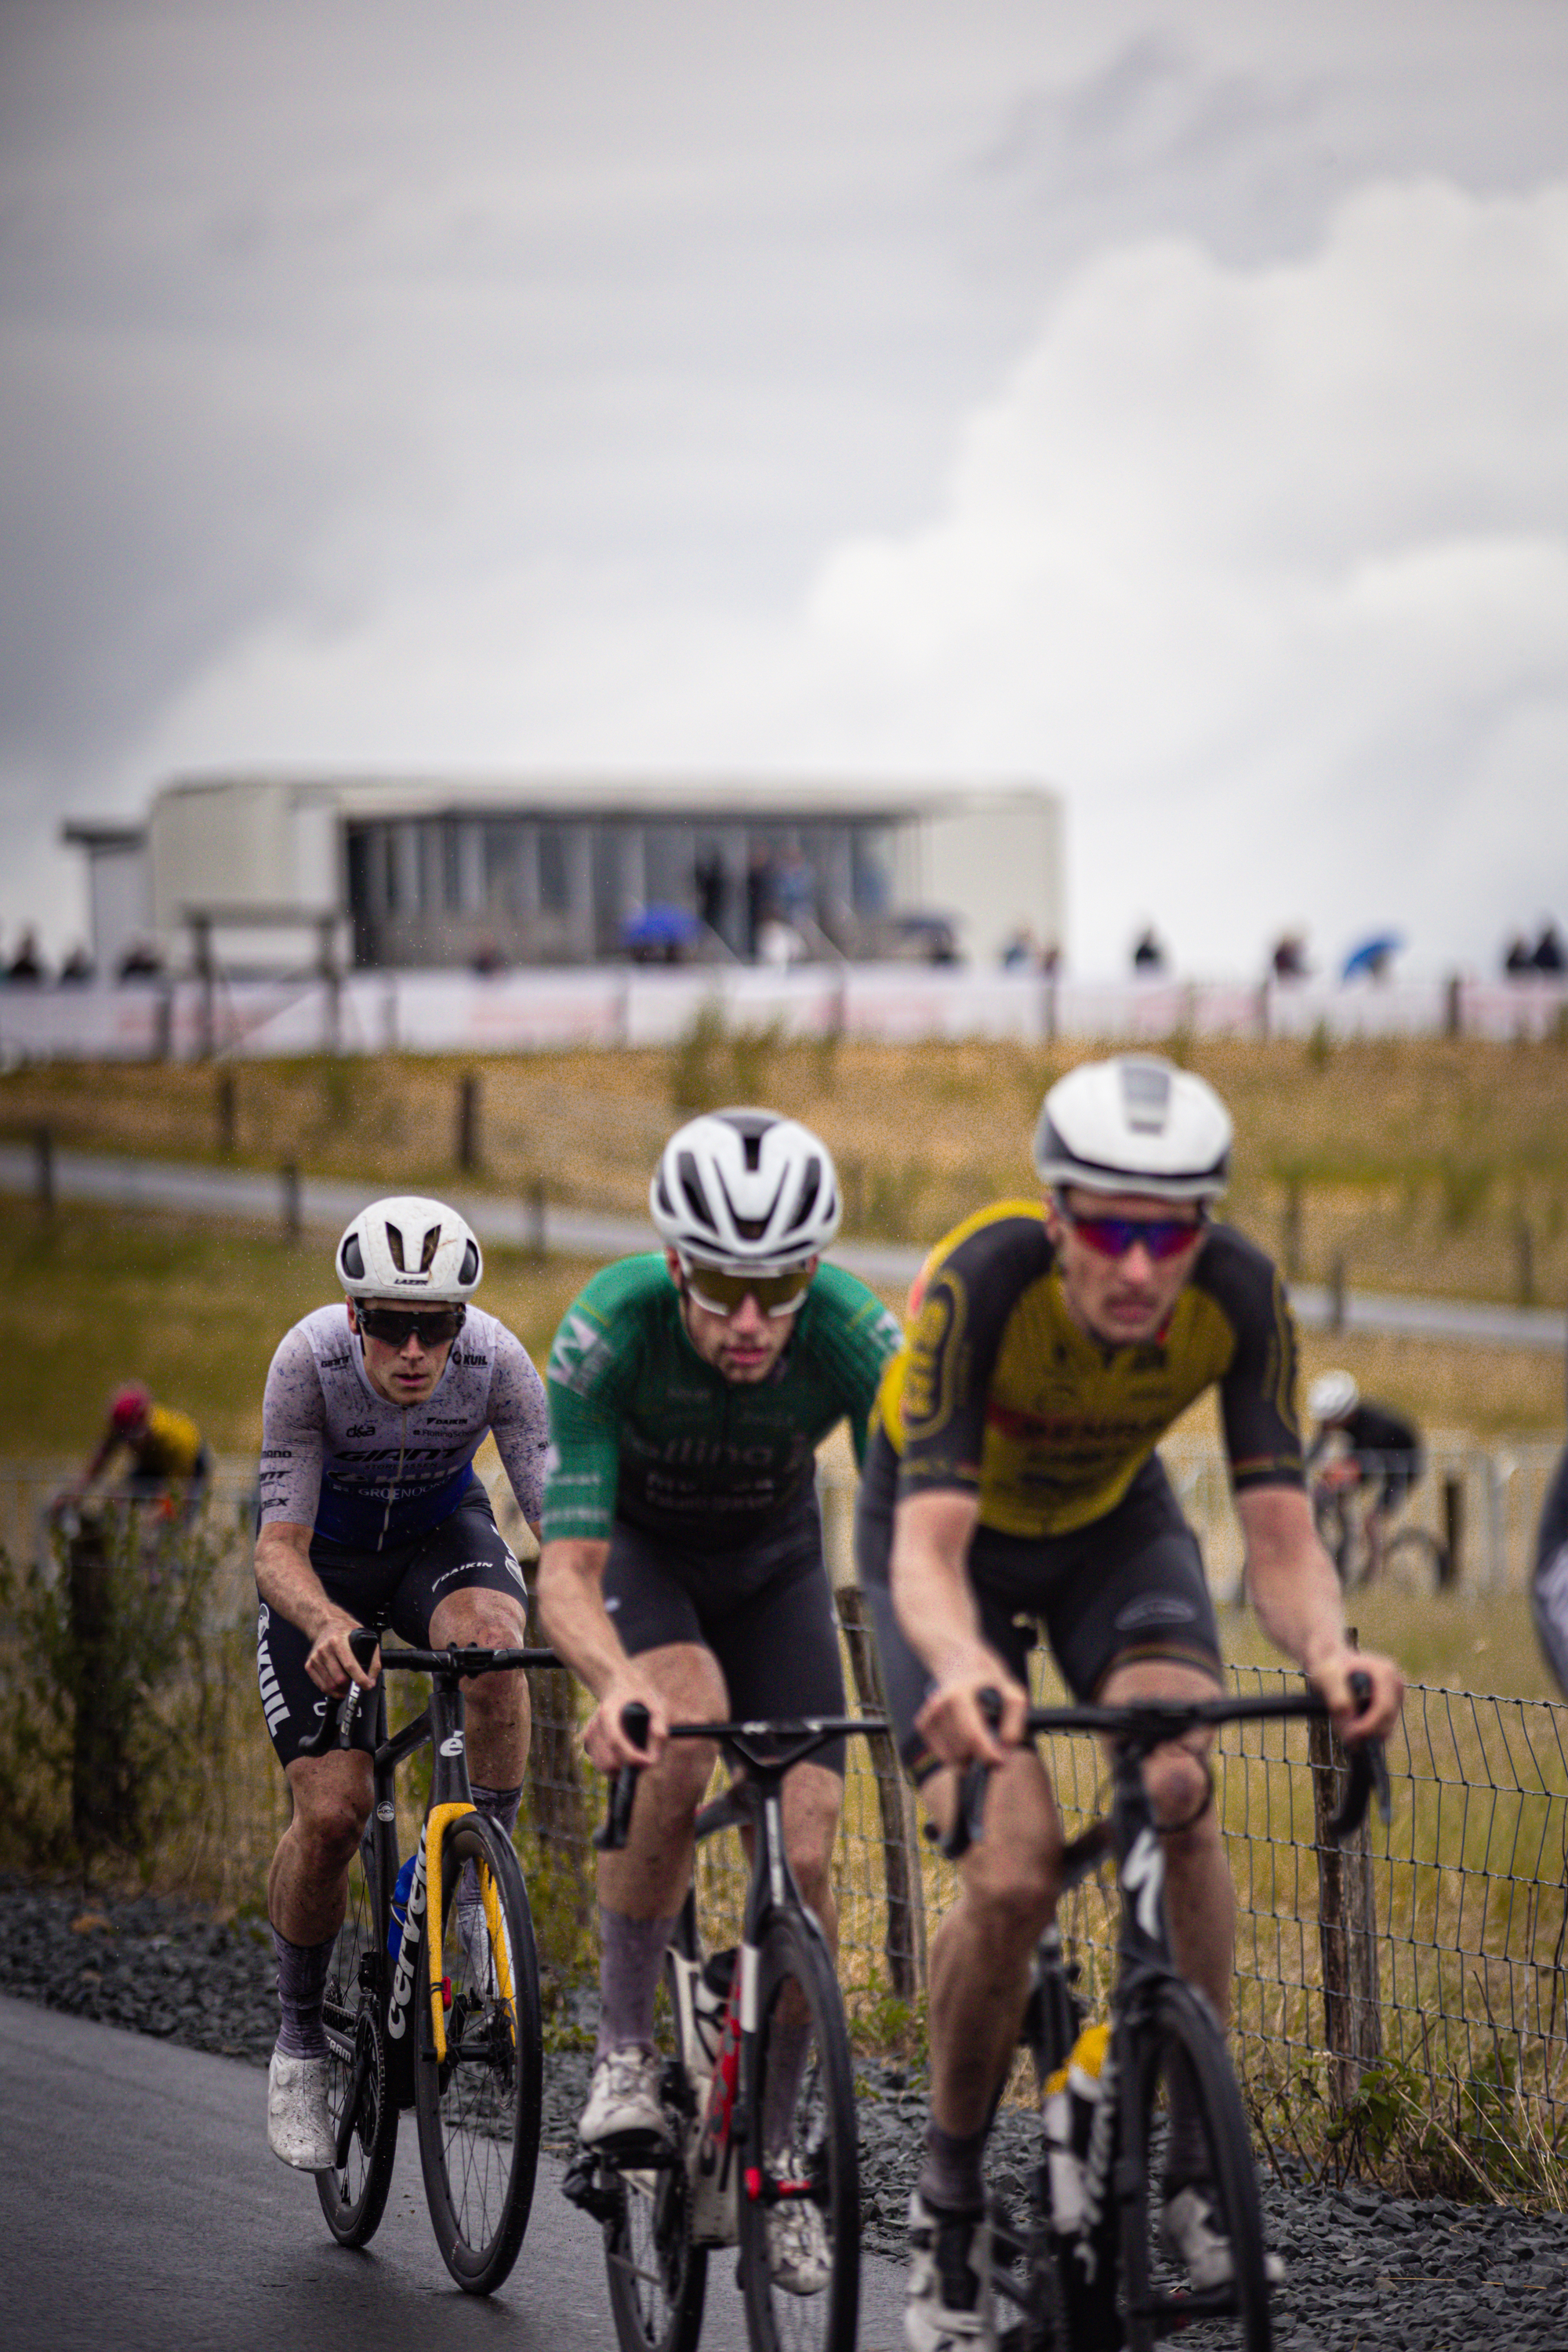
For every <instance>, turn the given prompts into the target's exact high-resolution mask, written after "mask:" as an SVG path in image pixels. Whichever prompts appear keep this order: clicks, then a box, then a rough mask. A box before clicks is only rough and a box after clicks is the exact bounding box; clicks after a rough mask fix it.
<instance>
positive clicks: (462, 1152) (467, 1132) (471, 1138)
mask: <svg viewBox="0 0 1568 2352" xmlns="http://www.w3.org/2000/svg"><path fill="white" fill-rule="evenodd" d="M478 1166H479V1074H478V1072H477V1071H474V1070H465V1071H464V1072H463V1075H462V1076H461V1077H460V1078H459V1079H458V1167H459V1168H477V1167H478Z"/></svg>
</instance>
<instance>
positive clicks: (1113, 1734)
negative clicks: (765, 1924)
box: [925, 1674, 1394, 1862]
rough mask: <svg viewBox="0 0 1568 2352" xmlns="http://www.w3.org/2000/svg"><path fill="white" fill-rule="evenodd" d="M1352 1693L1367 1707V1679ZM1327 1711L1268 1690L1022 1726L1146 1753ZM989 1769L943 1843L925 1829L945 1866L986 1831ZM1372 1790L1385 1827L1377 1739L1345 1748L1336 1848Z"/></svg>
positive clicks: (1388, 1807)
mask: <svg viewBox="0 0 1568 2352" xmlns="http://www.w3.org/2000/svg"><path fill="white" fill-rule="evenodd" d="M1351 1690H1352V1695H1353V1696H1354V1697H1355V1698H1356V1699H1357V1701H1358V1702H1359V1703H1360V1704H1361V1705H1362V1706H1365V1704H1366V1702H1367V1700H1368V1699H1369V1698H1370V1697H1371V1696H1372V1681H1371V1677H1370V1676H1369V1675H1363V1674H1354V1675H1352V1676H1351ZM980 1706H981V1711H982V1713H983V1714H984V1716H985V1718H986V1720H987V1721H988V1722H989V1723H990V1725H991V1726H992V1728H993V1729H994V1728H995V1727H996V1725H997V1724H998V1723H1000V1721H1001V1719H1002V1698H1001V1694H1000V1692H998V1691H994V1690H984V1691H982V1692H981V1693H980ZM1328 1711H1329V1710H1328V1707H1327V1706H1326V1705H1325V1704H1324V1702H1323V1700H1322V1699H1321V1698H1320V1697H1319V1696H1318V1695H1317V1693H1316V1692H1315V1691H1300V1692H1298V1691H1279V1692H1265V1693H1262V1694H1260V1695H1259V1696H1258V1697H1257V1698H1211V1699H1133V1700H1130V1701H1129V1702H1127V1704H1125V1705H1124V1706H1035V1707H1031V1708H1030V1709H1029V1712H1028V1714H1027V1716H1026V1718H1025V1728H1026V1732H1027V1733H1028V1734H1029V1736H1030V1737H1031V1738H1033V1737H1034V1736H1035V1735H1036V1734H1037V1733H1039V1732H1042V1731H1075V1732H1093V1731H1099V1732H1104V1733H1105V1734H1106V1735H1107V1736H1108V1737H1109V1738H1111V1739H1113V1740H1118V1741H1120V1742H1121V1744H1123V1745H1128V1746H1131V1747H1133V1748H1137V1749H1138V1750H1139V1751H1140V1752H1141V1753H1142V1754H1143V1755H1148V1754H1149V1753H1150V1752H1151V1750H1152V1749H1153V1748H1158V1747H1160V1746H1162V1745H1163V1743H1164V1742H1165V1741H1166V1740H1168V1739H1174V1738H1178V1737H1179V1736H1180V1735H1181V1733H1182V1732H1184V1731H1190V1730H1191V1729H1192V1728H1193V1727H1194V1725H1195V1724H1200V1723H1210V1724H1220V1723H1262V1722H1270V1721H1279V1720H1280V1719H1281V1718H1284V1719H1287V1720H1289V1719H1294V1720H1298V1721H1299V1720H1300V1719H1301V1718H1303V1717H1322V1716H1326V1715H1327V1713H1328ZM991 1771H992V1767H991V1766H990V1765H989V1764H986V1763H984V1761H980V1760H976V1761H975V1762H974V1763H972V1764H968V1765H966V1766H965V1767H964V1770H963V1779H962V1780H961V1781H960V1783H959V1792H958V1807H957V1811H955V1813H954V1815H953V1822H952V1828H951V1829H950V1830H949V1831H948V1832H947V1834H946V1836H945V1837H943V1836H942V1832H940V1831H939V1830H938V1828H937V1826H936V1824H935V1822H927V1823H926V1825H925V1834H926V1837H927V1838H928V1840H929V1841H930V1842H931V1843H932V1844H933V1845H935V1844H940V1845H941V1848H942V1853H943V1854H944V1855H945V1856H946V1857H947V1859H948V1861H949V1862H957V1861H958V1860H959V1859H960V1858H961V1856H962V1855H963V1854H964V1853H967V1852H968V1850H969V1848H970V1847H971V1846H972V1845H973V1843H975V1841H976V1840H977V1839H978V1838H979V1837H980V1836H981V1835H982V1833H983V1817H984V1810H985V1794H986V1790H987V1788H988V1787H989V1785H990V1778H991ZM1373 1790H1375V1791H1376V1794H1377V1811H1378V1819H1379V1820H1380V1821H1381V1822H1382V1823H1383V1825H1384V1829H1386V1828H1387V1827H1388V1826H1389V1824H1390V1822H1392V1820H1393V1818H1394V1800H1393V1791H1392V1790H1391V1788H1390V1785H1389V1779H1388V1759H1387V1758H1386V1756H1385V1754H1384V1745H1383V1742H1382V1740H1381V1739H1362V1740H1357V1741H1356V1743H1355V1745H1354V1746H1353V1747H1352V1748H1351V1749H1350V1779H1349V1781H1348V1784H1347V1786H1346V1789H1345V1794H1344V1801H1343V1803H1342V1805H1341V1807H1340V1810H1339V1811H1338V1812H1337V1813H1336V1814H1335V1815H1334V1818H1333V1820H1332V1821H1331V1822H1330V1823H1329V1835H1330V1837H1331V1838H1332V1839H1333V1840H1334V1842H1335V1843H1336V1844H1338V1843H1341V1842H1342V1840H1344V1839H1345V1838H1347V1837H1350V1836H1351V1835H1352V1834H1353V1832H1355V1831H1356V1830H1358V1829H1359V1828H1360V1827H1361V1825H1362V1823H1363V1821H1364V1820H1365V1819H1366V1811H1367V1805H1368V1802H1369V1800H1370V1799H1371V1797H1372V1794H1373Z"/></svg>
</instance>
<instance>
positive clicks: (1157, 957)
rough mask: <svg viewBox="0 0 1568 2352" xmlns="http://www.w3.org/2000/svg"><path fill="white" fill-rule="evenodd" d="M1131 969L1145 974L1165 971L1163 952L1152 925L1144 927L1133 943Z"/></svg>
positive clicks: (1148, 924)
mask: <svg viewBox="0 0 1568 2352" xmlns="http://www.w3.org/2000/svg"><path fill="white" fill-rule="evenodd" d="M1132 969H1133V971H1147V972H1155V971H1164V969H1165V950H1164V949H1163V947H1162V946H1161V944H1160V941H1159V940H1158V938H1157V937H1156V935H1155V931H1154V926H1153V924H1152V923H1147V924H1145V925H1144V927H1143V929H1142V931H1140V933H1139V934H1138V937H1137V940H1135V941H1134V943H1133V948H1132Z"/></svg>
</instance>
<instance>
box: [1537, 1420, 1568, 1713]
mask: <svg viewBox="0 0 1568 2352" xmlns="http://www.w3.org/2000/svg"><path fill="white" fill-rule="evenodd" d="M1530 1601H1531V1610H1532V1611H1533V1612H1534V1616H1535V1631H1536V1634H1537V1636H1538V1638H1539V1640H1540V1643H1541V1647H1542V1652H1543V1653H1544V1654H1545V1658H1546V1663H1547V1664H1548V1665H1549V1666H1550V1667H1551V1669H1552V1673H1553V1674H1554V1675H1556V1677H1557V1683H1558V1687H1559V1688H1560V1689H1561V1690H1562V1691H1563V1694H1564V1695H1565V1696H1568V1447H1565V1448H1564V1449H1563V1454H1561V1456H1560V1457H1559V1460H1558V1464H1557V1469H1556V1472H1555V1475H1553V1477H1552V1484H1551V1486H1549V1487H1548V1489H1547V1493H1546V1501H1545V1503H1544V1504H1543V1505H1542V1512H1541V1526H1540V1528H1539V1529H1538V1531H1537V1534H1536V1538H1535V1573H1534V1575H1533V1577H1532V1578H1531V1587H1530Z"/></svg>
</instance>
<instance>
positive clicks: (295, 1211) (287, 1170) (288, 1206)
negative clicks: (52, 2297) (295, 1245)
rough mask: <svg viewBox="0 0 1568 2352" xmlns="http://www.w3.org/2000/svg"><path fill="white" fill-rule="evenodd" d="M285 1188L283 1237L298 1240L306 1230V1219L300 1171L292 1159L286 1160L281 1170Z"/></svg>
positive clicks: (286, 1239)
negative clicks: (302, 1201) (302, 1200)
mask: <svg viewBox="0 0 1568 2352" xmlns="http://www.w3.org/2000/svg"><path fill="white" fill-rule="evenodd" d="M279 1181H280V1182H281V1184H282V1188H283V1238H284V1240H285V1241H286V1242H297V1241H298V1240H299V1238H300V1234H302V1233H303V1232H304V1230H305V1219H304V1215H303V1212H302V1209H301V1205H300V1171H299V1169H298V1168H297V1167H296V1165H295V1163H294V1161H293V1160H285V1161H284V1163H283V1166H282V1167H281V1169H280V1170H279Z"/></svg>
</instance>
